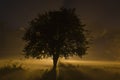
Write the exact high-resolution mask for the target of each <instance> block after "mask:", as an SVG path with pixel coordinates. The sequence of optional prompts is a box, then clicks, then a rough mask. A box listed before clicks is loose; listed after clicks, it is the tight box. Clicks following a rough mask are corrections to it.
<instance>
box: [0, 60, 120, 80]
mask: <svg viewBox="0 0 120 80" xmlns="http://www.w3.org/2000/svg"><path fill="white" fill-rule="evenodd" d="M0 63H1V65H0V66H1V68H0V80H16V79H17V80H55V78H56V79H57V80H120V63H119V62H108V61H106V62H105V61H102V62H100V61H76V60H60V61H59V64H58V67H57V71H56V72H55V71H54V70H53V69H51V67H52V60H19V61H10V60H9V61H6V62H5V61H0ZM10 66H12V67H10Z"/></svg>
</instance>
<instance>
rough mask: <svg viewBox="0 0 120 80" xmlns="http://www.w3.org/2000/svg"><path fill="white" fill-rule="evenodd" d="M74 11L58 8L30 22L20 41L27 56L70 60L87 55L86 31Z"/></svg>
mask: <svg viewBox="0 0 120 80" xmlns="http://www.w3.org/2000/svg"><path fill="white" fill-rule="evenodd" d="M84 27H85V25H83V24H82V23H81V21H80V19H79V17H78V16H77V14H76V12H75V9H67V8H60V9H59V10H55V11H48V12H45V13H43V14H39V15H38V17H37V18H35V19H33V20H32V21H31V22H30V24H29V27H28V29H27V30H26V33H25V34H24V37H23V39H24V40H25V41H26V46H25V48H24V52H25V56H26V57H29V56H31V57H34V58H45V57H53V58H54V57H55V58H59V57H65V58H66V57H69V56H73V55H77V56H80V57H81V56H82V55H84V54H85V53H86V50H87V44H88V41H87V39H86V37H85V32H86V30H85V29H84Z"/></svg>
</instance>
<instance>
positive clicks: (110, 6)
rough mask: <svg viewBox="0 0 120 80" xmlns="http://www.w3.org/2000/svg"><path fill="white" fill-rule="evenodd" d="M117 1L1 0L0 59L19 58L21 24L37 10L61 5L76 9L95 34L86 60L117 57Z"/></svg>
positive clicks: (119, 12)
mask: <svg viewBox="0 0 120 80" xmlns="http://www.w3.org/2000/svg"><path fill="white" fill-rule="evenodd" d="M119 4H120V1H119V0H0V58H1V59H2V58H11V57H16V56H17V57H18V56H19V55H20V54H21V53H22V49H23V47H24V42H23V41H22V39H21V37H22V36H23V33H24V27H26V26H27V25H28V22H29V21H30V20H32V19H33V18H35V17H36V16H37V14H38V13H43V12H45V11H48V10H56V9H59V8H60V7H61V6H64V7H67V8H76V10H77V14H78V16H79V17H80V19H81V20H82V22H83V23H84V24H86V27H87V29H88V30H89V31H90V32H91V35H92V36H93V37H94V38H93V42H92V45H90V48H89V50H88V55H86V56H85V59H91V60H94V59H95V60H120V5H119Z"/></svg>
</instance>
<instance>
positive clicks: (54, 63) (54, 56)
mask: <svg viewBox="0 0 120 80" xmlns="http://www.w3.org/2000/svg"><path fill="white" fill-rule="evenodd" d="M58 58H59V55H56V54H54V55H53V69H56V67H57V62H58Z"/></svg>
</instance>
